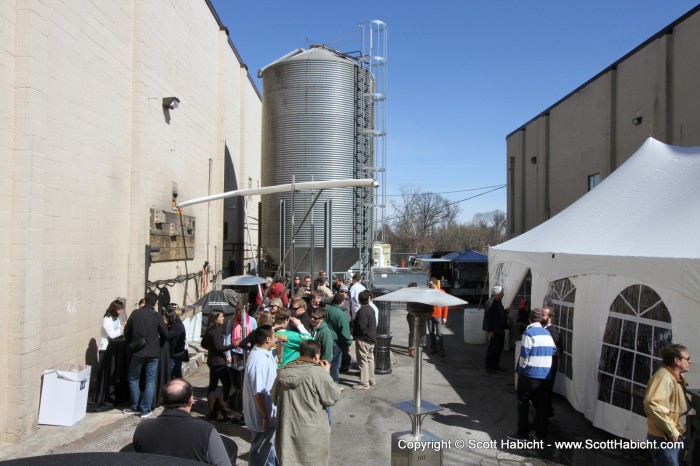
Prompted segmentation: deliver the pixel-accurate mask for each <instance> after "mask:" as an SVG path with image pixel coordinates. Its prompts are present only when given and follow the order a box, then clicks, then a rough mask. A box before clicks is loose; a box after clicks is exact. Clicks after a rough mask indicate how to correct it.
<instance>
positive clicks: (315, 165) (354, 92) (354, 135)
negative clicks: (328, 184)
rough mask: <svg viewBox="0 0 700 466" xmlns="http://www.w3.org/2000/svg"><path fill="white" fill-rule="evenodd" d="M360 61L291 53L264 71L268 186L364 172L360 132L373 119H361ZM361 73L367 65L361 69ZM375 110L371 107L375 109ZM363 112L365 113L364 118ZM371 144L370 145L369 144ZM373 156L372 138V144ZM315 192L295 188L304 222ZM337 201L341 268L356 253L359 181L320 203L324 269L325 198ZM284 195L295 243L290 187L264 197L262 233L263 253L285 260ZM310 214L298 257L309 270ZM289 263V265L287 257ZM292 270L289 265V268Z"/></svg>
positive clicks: (317, 256)
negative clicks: (298, 57) (300, 56)
mask: <svg viewBox="0 0 700 466" xmlns="http://www.w3.org/2000/svg"><path fill="white" fill-rule="evenodd" d="M357 69H358V66H357V65H356V64H354V63H353V62H351V61H349V60H348V61H346V62H343V61H339V60H333V61H331V60H329V61H314V60H291V61H283V62H280V63H278V64H276V65H274V66H272V67H270V68H268V69H267V70H266V71H265V73H264V76H263V110H262V112H263V126H262V160H263V162H262V183H263V186H271V185H277V184H284V183H291V182H292V177H293V176H294V177H295V181H296V182H304V181H311V180H314V181H324V180H337V179H347V178H357V177H358V175H359V174H360V173H358V163H357V153H356V152H357V150H358V133H359V134H360V135H361V137H366V134H364V133H363V132H362V131H361V130H360V128H361V127H362V126H371V118H370V123H369V124H367V123H362V122H361V121H360V120H362V119H363V118H365V117H364V116H362V115H359V114H358V113H359V112H358V105H357V101H356V98H357V96H358V95H359V94H361V93H360V92H358V82H357V74H358V73H357ZM361 72H362V71H361ZM370 115H371V112H370ZM358 118H359V119H360V120H358ZM365 145H366V144H365ZM369 147H370V148H369V150H370V154H369V155H370V160H371V144H370V145H369ZM314 195H315V192H314V193H312V192H299V193H296V194H295V208H294V216H295V222H296V225H297V226H298V224H299V222H300V221H301V219H302V218H303V216H304V214H305V213H306V211H307V210H308V208H309V205H310V203H311V200H312V197H313V196H314ZM328 199H332V205H333V210H332V213H333V219H332V222H333V228H332V235H333V257H334V266H335V267H334V269H335V270H342V269H347V268H348V267H350V266H352V264H353V263H354V262H355V261H356V260H357V257H358V253H357V247H358V244H357V235H356V233H357V231H356V228H355V224H356V216H357V209H356V206H355V205H354V204H355V202H356V196H355V195H354V193H353V189H352V188H342V189H330V190H325V191H324V192H323V193H322V194H321V196H320V198H319V200H318V202H317V204H316V206H315V207H314V210H313V220H314V225H315V226H314V246H315V248H314V263H315V268H317V269H318V268H323V265H322V263H323V249H322V248H323V245H324V244H323V221H324V218H323V217H324V216H323V212H324V203H325V201H326V200H328ZM281 200H286V203H287V207H286V209H287V210H286V215H285V218H286V229H285V241H286V247H289V246H290V245H291V232H290V228H289V225H290V224H291V209H292V202H291V193H280V194H273V195H268V196H264V197H263V199H262V219H261V236H262V238H261V239H262V247H263V249H264V253H265V254H267V255H268V256H270V257H271V258H272V259H273V260H274V262H275V263H279V261H280V260H281V258H282V257H281V256H282V255H283V254H284V252H282V253H280V248H279V231H280V221H279V218H280V210H279V205H280V201H281ZM310 244H311V217H309V219H308V220H307V221H306V222H305V224H304V226H303V227H302V228H301V230H300V232H299V234H298V236H297V238H296V246H297V256H298V257H297V262H298V264H297V265H298V266H300V267H299V268H300V270H301V271H309V268H308V256H307V259H306V260H305V261H304V263H301V262H302V261H301V258H302V257H303V256H304V253H305V252H306V250H307V249H308V247H309V246H310ZM288 265H289V264H288ZM287 270H289V268H288V269H287Z"/></svg>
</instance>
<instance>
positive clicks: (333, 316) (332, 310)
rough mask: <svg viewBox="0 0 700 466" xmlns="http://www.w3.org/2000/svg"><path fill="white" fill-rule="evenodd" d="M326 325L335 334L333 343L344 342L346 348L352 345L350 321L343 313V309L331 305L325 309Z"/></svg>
mask: <svg viewBox="0 0 700 466" xmlns="http://www.w3.org/2000/svg"><path fill="white" fill-rule="evenodd" d="M325 311H326V323H328V326H329V327H330V328H331V330H332V331H333V333H334V334H335V341H336V342H337V341H340V342H343V341H345V342H346V343H347V345H348V346H350V345H351V344H352V336H351V335H350V319H349V318H348V315H347V314H346V313H345V311H343V308H342V307H340V306H336V305H335V304H332V305H330V306H326V307H325Z"/></svg>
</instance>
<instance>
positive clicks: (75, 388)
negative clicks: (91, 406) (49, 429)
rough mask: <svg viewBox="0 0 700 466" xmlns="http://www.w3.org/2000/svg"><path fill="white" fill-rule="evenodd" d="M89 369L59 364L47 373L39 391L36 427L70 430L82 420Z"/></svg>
mask: <svg viewBox="0 0 700 466" xmlns="http://www.w3.org/2000/svg"><path fill="white" fill-rule="evenodd" d="M89 390H90V366H83V365H79V364H62V365H60V366H57V367H54V368H51V369H46V370H45V371H44V381H43V384H42V387H41V404H40V405H39V424H48V425H52V426H72V425H73V424H75V423H76V422H78V421H79V420H81V419H82V418H84V417H85V410H86V408H87V398H88V391H89Z"/></svg>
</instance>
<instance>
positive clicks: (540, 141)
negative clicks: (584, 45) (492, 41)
mask: <svg viewBox="0 0 700 466" xmlns="http://www.w3.org/2000/svg"><path fill="white" fill-rule="evenodd" d="M698 43H700V11H695V12H694V13H693V14H692V15H691V16H689V17H688V18H686V19H684V20H683V21H680V22H678V23H677V24H674V25H673V26H672V27H671V28H670V29H668V30H664V31H661V32H660V33H659V34H657V35H656V36H655V37H654V38H652V39H650V40H649V41H647V42H645V43H644V44H643V45H642V46H640V47H639V48H638V50H635V51H634V53H631V54H629V55H628V56H626V57H624V59H620V60H619V61H618V62H616V63H615V64H613V65H611V66H610V67H609V68H608V69H606V70H604V71H603V72H601V73H600V74H599V75H598V76H597V77H596V78H594V79H592V80H591V81H589V82H587V83H585V84H584V85H582V87H581V88H580V89H578V90H576V91H575V92H573V93H572V94H571V95H569V96H567V97H566V98H565V99H563V100H562V101H560V102H558V103H557V104H556V105H554V106H552V107H550V108H549V109H547V110H546V111H545V112H543V113H542V114H541V115H538V116H537V117H535V118H534V119H533V120H532V121H530V122H528V123H527V124H525V125H524V126H523V127H521V128H519V129H518V130H517V131H515V132H513V133H512V134H511V135H509V136H508V138H507V141H508V144H507V147H508V148H507V160H509V161H510V160H513V161H514V162H515V163H514V168H513V173H512V174H511V173H509V175H508V183H509V184H508V210H509V213H508V221H509V225H508V231H509V234H510V235H511V237H513V236H517V235H519V234H520V233H523V232H525V231H527V230H529V229H531V228H534V227H535V226H537V225H539V224H540V223H542V222H544V221H546V220H547V219H548V218H551V217H552V216H554V215H556V214H557V213H559V212H561V211H562V210H564V209H565V208H567V207H568V206H569V205H571V204H572V203H573V202H575V201H576V200H577V199H579V198H580V197H581V196H583V195H584V194H585V193H586V192H587V190H588V176H589V175H592V174H595V173H600V175H601V179H604V178H605V177H606V176H608V175H609V174H610V173H611V172H612V171H613V170H615V169H616V168H617V167H619V166H620V165H621V164H622V163H624V162H625V161H626V160H627V159H628V158H629V157H630V156H631V155H632V154H633V153H634V152H635V151H636V150H637V149H638V148H639V147H640V146H641V144H642V143H643V142H644V141H645V140H646V139H647V138H648V137H650V136H651V137H654V138H656V139H658V140H660V141H662V142H665V143H669V144H674V145H681V146H697V145H700V113H698V112H697V108H698V107H700V87H698V86H697V76H699V75H700V54H698V53H697V44H698ZM591 71H592V72H594V71H595V70H591ZM637 115H641V116H642V122H641V124H639V125H635V124H633V122H632V119H633V118H634V117H635V116H637ZM523 142H524V143H523ZM533 156H536V157H537V164H536V165H534V164H531V163H530V159H531V158H532V157H533ZM541 160H544V161H543V163H540V162H541ZM511 209H513V210H511Z"/></svg>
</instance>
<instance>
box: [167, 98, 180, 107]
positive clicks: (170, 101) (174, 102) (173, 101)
mask: <svg viewBox="0 0 700 466" xmlns="http://www.w3.org/2000/svg"><path fill="white" fill-rule="evenodd" d="M179 106H180V99H178V98H177V97H163V107H165V108H169V109H170V110H175V109H176V108H178V107H179Z"/></svg>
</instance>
